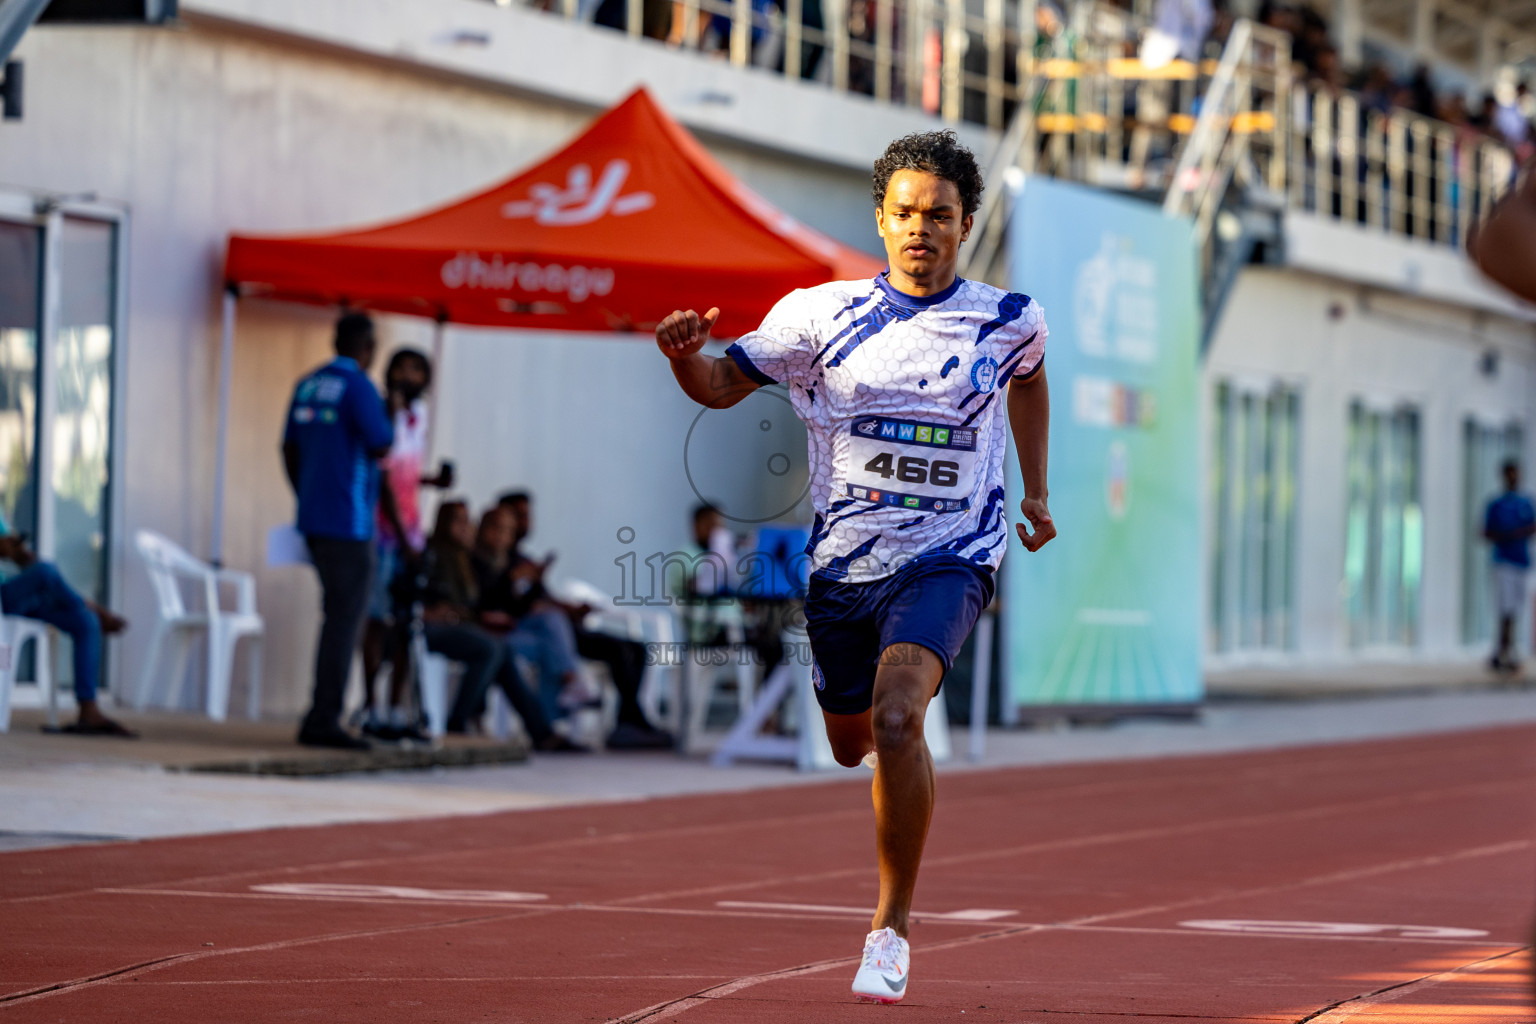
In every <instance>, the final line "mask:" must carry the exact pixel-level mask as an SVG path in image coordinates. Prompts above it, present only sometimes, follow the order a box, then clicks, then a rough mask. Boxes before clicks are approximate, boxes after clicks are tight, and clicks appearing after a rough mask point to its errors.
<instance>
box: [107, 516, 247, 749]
mask: <svg viewBox="0 0 1536 1024" xmlns="http://www.w3.org/2000/svg"><path fill="white" fill-rule="evenodd" d="M134 542H135V545H136V546H137V547H138V551H139V555H140V556H141V557H142V558H143V559H144V566H145V568H146V569H148V570H149V582H150V584H151V585H152V586H153V587H154V590H155V598H156V602H157V604H158V605H159V608H158V612H159V614H158V616H157V618H156V619H155V627H154V628H155V631H154V635H153V636H152V637H151V638H150V644H149V657H148V658H147V659H146V660H145V662H144V670H143V671H142V672H141V673H140V674H139V684H138V691H137V693H136V694H135V695H134V707H136V708H137V709H139V710H140V711H142V710H143V709H144V708H145V707H147V706H148V705H149V703H150V701H151V700H152V699H154V700H158V699H160V695H159V694H158V693H157V692H156V691H158V690H160V689H161V688H162V687H161V686H160V685H159V684H160V683H161V682H162V681H174V684H175V687H176V691H177V692H176V694H175V696H174V701H173V706H180V705H181V704H182V693H181V691H182V688H183V686H184V685H185V675H186V673H185V671H184V670H185V667H186V659H187V654H188V651H189V648H190V645H191V642H192V640H193V639H194V637H195V635H196V634H198V633H203V634H205V635H206V636H207V638H208V664H207V687H206V694H205V697H204V705H205V708H206V710H207V714H208V717H209V718H212V719H213V720H214V721H217V722H222V721H224V719H225V718H227V717H228V716H229V691H230V686H231V680H232V677H233V675H234V659H235V646H236V645H237V644H238V643H239V642H240V640H241V639H242V638H249V640H250V642H249V643H248V644H247V645H246V648H247V658H248V659H249V660H248V661H247V669H248V671H249V674H250V681H249V683H248V689H247V693H246V715H247V717H250V718H257V717H259V716H260V714H261V642H262V636H263V633H264V632H265V628H266V627H265V624H264V623H263V622H262V618H261V616H260V615H259V614H258V613H257V611H256V578H255V577H254V576H252V575H251V574H250V573H248V572H236V571H234V570H231V569H215V568H214V567H213V566H211V565H209V564H208V563H206V562H203V561H200V560H198V559H196V558H193V557H192V556H191V555H190V554H188V553H187V552H186V551H185V550H183V549H182V548H181V547H179V546H177V545H176V544H175V543H174V542H172V541H171V540H169V539H168V538H166V537H163V536H161V535H160V534H158V533H155V532H153V531H150V530H140V531H139V532H138V534H137V535H136V536H135V538H134ZM182 580H190V581H192V582H193V583H195V584H197V586H198V589H199V590H200V591H201V594H202V608H201V609H200V610H197V611H194V610H191V609H189V608H188V607H187V605H186V602H185V601H184V600H183V598H182V591H181V581H182ZM221 584H229V585H231V586H233V587H234V588H235V607H234V609H233V610H226V609H225V608H224V607H223V604H222V602H221V600H220V596H219V588H220V585H221ZM167 644H169V646H170V651H169V653H170V655H171V659H170V663H171V668H172V671H171V672H168V673H167V672H163V671H161V668H160V662H161V655H162V653H165V652H166V646H167Z"/></svg>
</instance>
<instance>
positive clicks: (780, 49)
mask: <svg viewBox="0 0 1536 1024" xmlns="http://www.w3.org/2000/svg"><path fill="white" fill-rule="evenodd" d="M495 2H497V3H501V4H503V5H509V4H511V3H525V2H528V3H532V4H533V5H534V6H538V7H541V8H543V9H544V10H547V11H549V12H551V13H552V14H555V15H557V16H562V17H565V18H570V19H581V20H587V21H596V22H598V23H600V24H604V25H608V26H609V27H613V28H617V29H619V30H621V31H624V32H627V33H628V34H629V35H631V36H635V37H647V38H649V39H651V40H655V41H657V42H659V43H664V44H665V45H668V46H671V47H674V48H682V49H689V50H696V51H700V52H703V53H706V54H710V55H712V56H714V57H716V58H717V59H719V60H722V61H728V62H730V63H732V64H734V65H737V66H748V65H752V66H757V67H764V68H771V69H776V70H778V71H779V72H780V73H782V74H784V75H786V76H792V77H798V78H802V79H808V80H813V81H818V82H821V83H822V84H824V85H826V86H828V87H830V88H832V89H836V90H840V91H846V92H854V93H862V94H865V95H868V96H871V97H873V98H874V99H876V100H880V101H883V102H887V103H893V104H899V105H905V106H909V107H916V108H920V109H922V110H924V111H927V112H928V113H931V114H934V115H937V116H939V117H942V118H943V119H945V120H947V121H950V122H961V121H965V122H972V123H976V124H982V125H986V126H988V127H990V128H993V129H996V130H999V131H1001V132H1002V135H1001V140H1000V144H999V146H998V148H997V150H996V151H995V153H994V155H993V158H992V160H991V166H990V168H989V172H988V175H987V180H988V181H989V182H990V183H992V184H993V187H991V188H989V189H988V190H987V192H986V194H985V196H984V199H983V205H982V208H981V210H980V211H978V214H977V220H976V223H975V225H974V227H973V229H972V242H971V244H970V245H969V246H967V249H968V252H967V254H966V266H965V268H964V269H965V272H967V273H969V274H971V275H973V276H979V277H986V278H989V279H1001V276H1002V270H1003V267H1002V264H1003V244H1002V243H1003V236H1004V233H1005V232H1004V224H1005V222H1006V220H1007V205H1008V204H1007V198H1006V192H1007V189H1006V188H1005V187H1003V186H1004V183H1005V181H1006V180H1007V179H1008V177H1009V176H1010V174H1017V173H1018V172H1019V171H1023V172H1025V173H1035V174H1044V175H1048V176H1051V177H1057V178H1067V179H1071V180H1075V181H1082V182H1085V183H1089V184H1094V185H1100V186H1103V187H1107V188H1111V189H1116V190H1120V191H1126V192H1132V193H1137V194H1142V195H1145V196H1146V197H1147V198H1149V199H1156V200H1158V201H1159V202H1161V203H1162V205H1163V207H1164V209H1165V210H1167V211H1168V212H1169V213H1173V214H1182V215H1188V216H1191V217H1193V218H1194V221H1195V228H1196V234H1197V239H1198V241H1199V243H1200V245H1201V249H1202V256H1203V262H1204V265H1205V266H1206V267H1207V268H1208V267H1209V266H1210V264H1211V259H1212V238H1213V234H1214V228H1215V222H1216V218H1217V215H1218V213H1219V212H1220V211H1221V209H1222V206H1223V204H1224V203H1226V202H1228V196H1229V190H1230V188H1231V186H1232V185H1233V183H1234V182H1235V183H1237V184H1238V185H1240V186H1242V187H1243V188H1244V189H1245V190H1246V191H1247V193H1248V194H1253V192H1254V191H1255V190H1257V191H1258V192H1260V193H1262V194H1263V195H1264V196H1265V197H1266V198H1267V199H1268V200H1269V201H1270V202H1271V203H1272V204H1273V205H1274V206H1276V207H1278V206H1280V205H1281V204H1284V205H1285V206H1288V207H1290V208H1293V209H1302V210H1307V211H1311V212H1316V213H1320V214H1324V215H1327V216H1332V217H1335V218H1337V219H1340V220H1343V221H1352V222H1355V223H1358V224H1361V225H1363V226H1365V227H1368V228H1376V229H1380V230H1382V231H1386V232H1389V233H1392V234H1397V235H1402V236H1405V237H1408V238H1414V239H1421V240H1425V241H1428V242H1432V243H1436V244H1443V245H1452V246H1454V245H1459V244H1461V242H1462V240H1463V237H1464V235H1465V231H1466V228H1467V226H1468V225H1470V224H1472V223H1474V222H1475V221H1477V220H1478V219H1479V218H1481V217H1483V216H1485V215H1486V213H1487V211H1488V209H1489V207H1490V206H1491V205H1492V203H1493V201H1494V200H1495V199H1496V198H1497V197H1498V196H1499V195H1500V194H1502V192H1503V191H1504V190H1505V189H1506V188H1507V187H1508V185H1509V183H1510V181H1511V179H1512V177H1513V173H1514V170H1515V165H1514V159H1513V156H1512V155H1511V154H1510V152H1509V151H1508V150H1507V149H1505V148H1504V147H1503V146H1501V145H1499V144H1498V143H1496V142H1494V141H1492V140H1491V139H1488V138H1487V137H1485V136H1481V135H1478V134H1477V133H1475V132H1472V131H1470V130H1467V129H1458V128H1455V127H1453V126H1451V125H1448V124H1444V123H1442V122H1438V121H1433V120H1431V119H1429V118H1424V117H1419V116H1416V115H1413V114H1409V113H1407V112H1404V111H1400V110H1392V111H1378V110H1368V109H1365V108H1364V107H1363V106H1362V103H1361V101H1360V98H1359V97H1358V96H1355V95H1354V94H1351V93H1347V92H1335V91H1332V90H1330V89H1326V88H1317V87H1314V86H1311V85H1308V84H1305V83H1299V82H1296V81H1295V80H1294V78H1293V70H1292V63H1291V51H1290V38H1289V36H1288V35H1286V34H1285V33H1283V32H1279V31H1276V30H1274V29H1271V28H1267V27H1265V26H1262V25H1258V24H1255V23H1253V22H1250V21H1247V20H1238V21H1237V22H1235V23H1234V24H1233V26H1232V28H1231V30H1230V32H1229V34H1228V36H1227V39H1226V42H1225V44H1224V47H1223V50H1222V53H1221V57H1220V59H1219V60H1201V61H1198V62H1192V61H1186V60H1172V61H1169V62H1167V63H1164V64H1161V65H1158V66H1149V65H1147V64H1145V63H1143V62H1142V61H1141V60H1139V59H1137V58H1135V57H1133V56H1129V54H1133V53H1135V52H1136V48H1137V44H1138V43H1139V41H1140V40H1141V39H1142V37H1143V35H1144V33H1145V32H1146V30H1147V28H1148V19H1147V14H1148V10H1147V8H1149V6H1150V4H1148V3H1140V2H1139V3H1135V4H1133V5H1132V9H1131V10H1126V9H1124V8H1123V7H1119V6H1115V5H1113V4H1110V3H1107V2H1104V0H1080V2H1078V3H1075V4H1073V5H1071V6H1070V8H1069V13H1068V14H1067V16H1066V20H1065V22H1061V21H1052V17H1053V16H1044V15H1042V18H1041V20H1040V21H1039V22H1037V18H1036V15H1037V8H1036V4H1035V0H495ZM1037 27H1038V28H1040V29H1042V31H1037Z"/></svg>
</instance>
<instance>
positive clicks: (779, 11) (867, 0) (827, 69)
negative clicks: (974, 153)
mask: <svg viewBox="0 0 1536 1024" xmlns="http://www.w3.org/2000/svg"><path fill="white" fill-rule="evenodd" d="M495 2H497V3H499V4H501V5H502V6H510V5H511V3H513V2H515V3H518V4H519V5H522V4H524V3H525V2H526V3H527V4H528V5H529V6H534V7H538V8H541V9H543V10H546V11H549V12H550V13H552V14H556V15H559V16H562V17H565V18H569V19H572V20H583V21H595V22H597V23H598V24H602V25H605V26H607V27H610V28H615V29H618V30H619V31H623V32H626V33H628V34H629V35H630V36H632V37H635V38H637V39H639V38H648V39H651V40H654V41H656V42H659V43H664V44H666V45H667V46H670V47H673V48H676V49H685V50H694V51H698V52H702V53H705V54H708V55H711V56H714V57H716V58H717V59H719V60H722V61H728V62H729V63H731V64H734V65H736V66H738V67H747V66H756V67H766V68H772V69H775V70H777V71H779V72H780V73H782V74H784V75H785V76H786V77H791V78H801V79H807V80H812V81H818V82H821V83H822V84H824V85H827V86H830V87H831V88H833V89H835V90H838V91H842V92H852V93H859V94H863V95H866V96H871V97H873V98H874V99H877V100H880V101H882V102H887V103H895V104H899V105H903V106H908V107H916V108H920V109H922V110H924V111H926V112H928V113H930V114H933V115H935V116H938V117H942V118H943V119H944V120H946V121H949V122H952V123H955V122H961V121H968V122H972V123H975V124H983V125H987V126H989V127H992V128H995V129H997V130H999V131H1001V130H1002V129H1003V128H1004V127H1005V125H1006V124H1007V122H1008V119H1009V118H1010V117H1011V115H1012V113H1013V111H1014V108H1015V107H1016V106H1017V105H1018V103H1019V100H1020V98H1021V96H1022V88H1021V86H1020V84H1019V83H1020V80H1021V75H1020V68H1021V63H1023V62H1026V61H1027V60H1028V59H1029V57H1030V54H1031V51H1032V49H1033V47H1034V41H1035V32H1034V20H1035V4H1034V0H495Z"/></svg>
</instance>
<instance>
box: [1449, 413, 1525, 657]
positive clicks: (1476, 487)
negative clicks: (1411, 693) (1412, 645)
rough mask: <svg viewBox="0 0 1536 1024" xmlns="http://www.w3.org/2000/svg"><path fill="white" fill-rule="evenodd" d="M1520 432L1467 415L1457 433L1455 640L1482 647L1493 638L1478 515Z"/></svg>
mask: <svg viewBox="0 0 1536 1024" xmlns="http://www.w3.org/2000/svg"><path fill="white" fill-rule="evenodd" d="M1524 443H1525V432H1524V430H1522V429H1521V427H1520V425H1519V424H1518V423H1508V424H1504V425H1501V426H1490V425H1488V424H1486V423H1480V422H1478V421H1477V420H1475V419H1472V418H1471V417H1468V418H1467V420H1466V422H1465V423H1463V424H1462V431H1461V472H1462V486H1461V508H1462V529H1461V534H1462V541H1461V545H1462V547H1461V642H1462V643H1464V644H1478V645H1482V644H1487V643H1489V642H1491V641H1492V640H1493V624H1494V614H1493V593H1492V591H1491V589H1490V588H1491V587H1492V585H1493V584H1492V583H1491V582H1490V581H1489V579H1488V575H1489V571H1488V564H1489V551H1488V542H1487V541H1485V540H1484V539H1483V512H1484V510H1485V509H1486V508H1487V507H1488V503H1489V502H1490V501H1492V500H1493V499H1494V498H1496V497H1498V495H1499V493H1500V492H1501V491H1502V490H1503V489H1504V481H1503V479H1502V478H1501V477H1500V475H1499V473H1500V468H1501V467H1502V466H1503V464H1504V462H1505V461H1506V460H1508V459H1515V460H1516V461H1518V460H1519V459H1520V452H1521V449H1522V447H1523V446H1524Z"/></svg>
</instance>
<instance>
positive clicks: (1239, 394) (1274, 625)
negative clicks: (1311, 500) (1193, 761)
mask: <svg viewBox="0 0 1536 1024" xmlns="http://www.w3.org/2000/svg"><path fill="white" fill-rule="evenodd" d="M1211 423H1212V438H1211V470H1210V479H1209V483H1210V502H1211V508H1210V522H1211V528H1210V529H1209V530H1208V531H1207V535H1208V537H1209V538H1210V544H1211V550H1210V569H1211V579H1210V588H1209V601H1210V605H1209V617H1208V620H1207V646H1208V648H1209V649H1210V650H1212V651H1215V652H1220V653H1226V652H1241V651H1255V650H1284V649H1287V648H1291V647H1294V646H1295V644H1296V591H1295V585H1294V576H1295V571H1294V566H1295V548H1296V479H1297V467H1298V461H1297V460H1298V455H1299V441H1298V439H1299V435H1300V428H1301V395H1300V393H1299V392H1298V391H1297V390H1296V389H1295V388H1292V387H1288V386H1286V385H1283V384H1272V385H1266V386H1251V385H1246V384H1239V383H1237V382H1233V381H1220V382H1218V383H1217V385H1216V388H1215V409H1214V410H1213V416H1212V419H1211Z"/></svg>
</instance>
